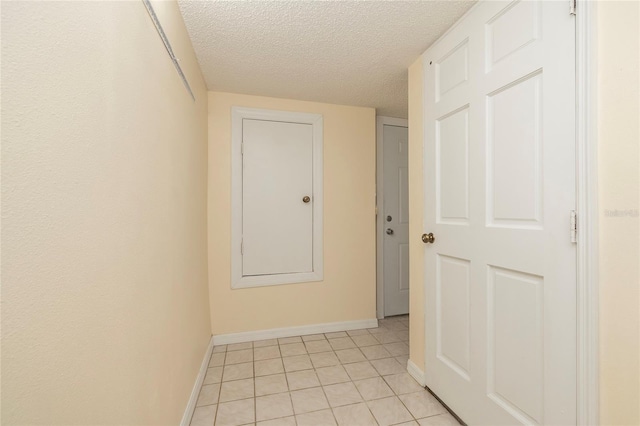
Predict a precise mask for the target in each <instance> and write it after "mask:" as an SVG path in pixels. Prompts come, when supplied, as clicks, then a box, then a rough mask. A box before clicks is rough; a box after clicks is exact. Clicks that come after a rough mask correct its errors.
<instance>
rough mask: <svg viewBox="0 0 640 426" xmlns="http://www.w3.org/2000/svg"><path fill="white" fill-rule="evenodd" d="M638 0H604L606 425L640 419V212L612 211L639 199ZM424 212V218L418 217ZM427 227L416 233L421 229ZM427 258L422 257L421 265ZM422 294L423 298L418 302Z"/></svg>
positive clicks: (416, 333) (417, 283)
mask: <svg viewBox="0 0 640 426" xmlns="http://www.w3.org/2000/svg"><path fill="white" fill-rule="evenodd" d="M638 9H639V3H638V2H632V1H629V2H601V3H599V6H598V16H599V19H598V28H597V31H598V55H599V59H598V70H597V72H598V94H597V96H598V99H599V107H598V115H599V117H598V128H599V131H598V138H599V142H598V150H599V154H598V155H599V170H598V174H599V181H598V184H599V205H600V219H599V222H600V223H599V227H600V258H599V266H600V283H599V285H600V394H601V398H600V412H601V423H602V424H603V425H623V424H624V425H637V424H640V414H639V407H640V390H639V387H640V370H639V361H640V348H639V344H638V341H639V339H640V328H639V322H640V308H639V303H640V294H639V286H640V274H639V267H638V264H639V259H640V250H639V247H638V246H639V241H640V232H639V225H638V216H637V214H636V215H635V216H634V217H630V216H627V217H610V216H607V215H606V213H605V212H606V210H620V211H629V210H631V211H633V210H635V211H636V212H637V209H639V208H640V207H639V206H638V202H639V193H640V185H639V182H638V180H639V175H638V170H639V168H640V167H639V158H640V157H639V156H640V153H639V149H638V148H639V142H638V141H639V139H640V133H639V131H640V130H639V125H640V124H639V119H638V117H639V116H640V110H639V108H638V102H639V101H638V99H639V93H638V78H639V75H640V70H639V67H638V54H639V52H640V46H639V33H638V28H640V15H639V10H638ZM421 67H422V65H421V61H420V59H418V60H417V61H416V62H415V63H414V64H413V65H412V66H411V67H410V68H409V150H410V152H412V158H411V160H410V163H409V169H410V170H409V189H410V196H411V204H410V214H411V217H412V218H414V219H412V223H413V224H414V225H415V226H417V224H421V223H422V203H423V181H422V173H421V170H422V162H421V160H417V159H415V158H413V155H414V154H413V153H415V155H418V153H420V154H421V153H422V137H421V132H422V115H421V112H422V98H421V96H419V95H418V94H421V93H422V90H423V87H422V80H421V76H420V73H421ZM415 218H417V220H416V219H415ZM420 233H421V230H420V229H417V228H416V229H415V230H413V231H411V235H416V234H420ZM412 243H413V244H412V245H411V246H410V251H411V274H410V280H411V283H410V286H411V316H412V318H411V360H412V361H413V362H414V363H416V365H418V366H423V365H424V321H423V317H424V304H423V303H421V300H420V299H421V298H422V297H423V290H422V287H423V281H422V280H423V270H422V267H421V266H422V265H421V264H422V261H421V259H422V258H421V254H422V250H423V248H422V247H421V245H420V244H418V243H416V242H414V241H413V240H412ZM418 263H419V264H418ZM414 299H415V301H414Z"/></svg>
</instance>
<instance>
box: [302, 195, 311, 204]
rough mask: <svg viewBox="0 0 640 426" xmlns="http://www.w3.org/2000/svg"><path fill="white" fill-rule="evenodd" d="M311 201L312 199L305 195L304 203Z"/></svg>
mask: <svg viewBox="0 0 640 426" xmlns="http://www.w3.org/2000/svg"><path fill="white" fill-rule="evenodd" d="M309 201H311V198H310V197H309V196H308V195H305V196H304V197H302V202H303V203H308V202H309Z"/></svg>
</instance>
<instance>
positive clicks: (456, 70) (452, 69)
mask: <svg viewBox="0 0 640 426" xmlns="http://www.w3.org/2000/svg"><path fill="white" fill-rule="evenodd" d="M468 44H469V43H468V40H465V41H464V42H462V43H461V44H459V45H458V46H456V47H454V48H453V49H452V50H451V51H450V52H448V53H447V54H446V55H444V56H443V57H442V59H440V60H439V61H438V62H436V64H435V66H436V102H438V101H440V99H441V98H442V97H443V96H444V95H445V94H446V93H447V92H449V91H450V90H451V89H453V88H454V87H457V86H459V85H461V84H462V83H464V82H465V81H467V80H468V79H469V48H468Z"/></svg>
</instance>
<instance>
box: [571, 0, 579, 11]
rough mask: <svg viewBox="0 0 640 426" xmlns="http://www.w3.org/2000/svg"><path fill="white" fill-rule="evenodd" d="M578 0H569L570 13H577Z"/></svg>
mask: <svg viewBox="0 0 640 426" xmlns="http://www.w3.org/2000/svg"><path fill="white" fill-rule="evenodd" d="M577 1H578V0H569V15H575V14H576V2H577Z"/></svg>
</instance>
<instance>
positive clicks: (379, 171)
mask: <svg viewBox="0 0 640 426" xmlns="http://www.w3.org/2000/svg"><path fill="white" fill-rule="evenodd" d="M384 126H398V127H407V128H408V127H409V121H408V120H405V119H404V118H394V117H384V116H381V115H379V116H377V117H376V293H377V298H376V315H377V317H378V318H379V319H382V318H384V247H383V244H384V215H383V214H382V207H384V167H383V165H384V161H383V160H384V158H383V155H382V154H383V152H384V151H383V149H382V147H383V142H384V139H383V135H384ZM378 213H380V214H378Z"/></svg>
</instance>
